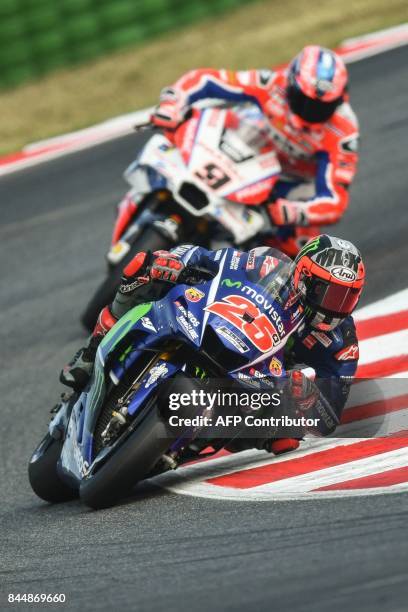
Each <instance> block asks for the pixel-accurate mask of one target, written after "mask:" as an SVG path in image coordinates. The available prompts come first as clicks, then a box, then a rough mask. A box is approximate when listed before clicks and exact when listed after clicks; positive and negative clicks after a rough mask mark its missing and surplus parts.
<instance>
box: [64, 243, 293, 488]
mask: <svg viewBox="0 0 408 612" xmlns="http://www.w3.org/2000/svg"><path fill="white" fill-rule="evenodd" d="M192 251H193V250H192V249H190V250H189V252H188V253H186V254H185V256H184V255H182V258H183V257H184V260H185V263H190V265H191V264H194V252H193V253H192ZM207 253H208V256H209V258H212V263H213V264H215V262H216V267H217V268H219V271H218V274H217V275H216V276H215V278H214V279H213V280H212V281H207V282H203V283H201V284H199V285H195V286H194V287H193V288H192V287H191V286H189V285H175V286H174V287H173V288H172V289H171V290H170V291H169V292H168V293H167V295H166V297H165V298H163V299H162V300H160V301H157V302H154V303H151V304H143V305H141V306H137V307H135V308H134V309H132V310H131V311H129V312H128V313H127V314H126V315H125V316H124V317H122V318H121V319H120V320H119V321H118V323H117V324H116V325H115V326H114V327H113V328H112V329H111V331H110V332H109V333H108V334H107V335H106V336H105V338H104V340H103V341H102V343H101V344H100V347H99V349H98V353H97V358H96V362H95V368H94V373H93V376H92V380H91V382H90V384H89V387H88V388H87V390H86V391H84V392H83V393H82V394H81V396H80V397H79V399H78V401H77V402H76V404H75V406H74V408H73V410H72V414H71V419H70V423H69V427H68V431H67V435H66V441H65V444H64V448H63V452H62V455H61V464H60V470H61V473H62V474H64V475H65V476H66V477H69V478H70V479H71V481H72V479H74V480H75V479H76V480H77V481H78V482H79V481H80V480H81V479H82V477H83V476H84V475H85V474H86V472H87V470H88V469H89V466H90V465H91V464H92V461H93V460H94V459H95V458H94V456H93V430H94V427H95V423H96V420H97V417H98V415H99V411H100V409H101V407H102V405H103V403H104V398H105V392H106V388H107V386H108V384H110V381H113V382H114V384H118V383H119V381H120V380H121V378H122V377H123V376H124V374H125V373H126V372H128V371H129V370H130V368H131V367H132V365H133V364H134V363H135V362H136V361H137V359H139V357H140V356H141V355H142V354H143V353H145V351H146V350H148V349H150V350H153V351H156V352H157V351H158V350H159V349H160V347H162V346H163V345H164V343H165V341H167V340H169V339H173V340H179V341H182V342H184V343H185V344H186V345H187V346H189V347H190V348H191V349H193V350H195V351H197V352H200V350H202V349H203V341H204V339H205V337H206V331H207V330H208V329H209V328H212V330H213V332H214V336H215V337H216V338H218V340H219V341H220V342H221V343H222V345H224V346H225V348H226V349H228V350H229V351H230V352H231V355H232V354H234V353H235V354H237V355H239V356H240V357H241V358H243V359H241V361H244V365H243V366H240V367H238V368H237V367H236V368H235V369H231V370H230V371H229V372H226V373H225V375H226V376H230V377H231V378H234V379H236V380H239V381H240V382H241V383H242V384H244V385H245V384H246V383H248V384H251V379H253V378H254V377H255V378H257V380H258V381H259V384H260V385H261V386H262V385H263V384H264V381H263V378H264V377H265V376H268V377H269V380H270V374H271V373H272V374H273V376H275V377H276V380H277V383H278V382H279V381H278V379H279V378H280V377H281V376H283V374H284V368H283V347H284V344H285V342H286V340H287V338H288V337H289V336H290V335H291V333H293V331H294V330H295V329H296V328H297V327H298V326H299V324H300V323H301V320H302V317H301V316H299V312H298V310H299V309H298V308H297V304H295V305H294V306H293V307H290V308H289V307H286V308H283V306H282V305H281V304H280V303H279V302H278V301H276V300H273V299H272V298H271V296H270V294H269V292H268V291H269V289H267V288H265V287H262V286H260V285H259V284H258V283H257V282H255V280H256V278H255V277H254V273H253V272H251V273H249V271H248V269H247V266H248V267H249V260H248V254H246V253H238V252H237V251H236V250H234V249H222V250H221V251H218V252H215V253H212V252H207ZM209 265H211V261H209ZM251 270H252V268H251ZM271 276H272V277H273V273H272V275H271ZM226 298H228V300H231V299H233V300H235V301H237V300H238V302H241V301H242V300H246V301H247V302H248V301H249V302H251V304H252V307H255V308H256V309H257V311H258V312H259V314H260V315H261V314H262V313H264V312H265V313H267V314H268V320H270V321H272V322H273V326H274V327H273V328H272V329H274V331H275V334H273V336H272V337H271V338H269V337H268V338H267V341H268V342H269V343H270V345H268V346H266V344H265V346H264V347H263V349H262V350H260V348H259V346H257V343H259V338H261V339H263V341H265V334H264V333H263V332H262V330H260V331H259V332H257V333H256V334H255V336H254V337H253V338H252V339H251V337H252V336H251V335H250V334H249V335H248V333H246V332H245V330H244V331H243V329H239V327H237V325H236V324H235V325H234V322H233V321H232V322H231V321H230V320H227V318H225V317H224V316H220V315H219V314H217V313H216V312H214V304H218V305H219V304H221V305H222V306H224V305H225V303H226ZM227 303H229V302H227ZM220 330H221V331H220ZM257 330H258V328H256V329H255V331H257ZM214 336H213V337H214ZM213 341H215V340H213ZM254 342H255V343H254ZM264 349H265V350H264ZM266 349H268V350H266ZM152 355H153V352H152ZM272 363H273V368H272V369H271V367H272V365H271V364H272ZM185 367H186V363H183V361H180V362H176V363H173V362H169V361H165V360H162V359H160V360H159V361H157V362H156V363H155V365H154V366H153V367H152V368H150V369H149V370H148V372H147V374H146V375H145V376H144V378H143V379H142V380H141V382H140V385H139V387H138V389H137V390H136V391H135V392H134V394H133V396H132V398H131V401H130V405H129V407H128V411H129V414H131V415H135V414H136V413H137V411H138V410H139V409H140V407H141V406H143V405H144V404H145V402H146V400H147V398H149V397H150V396H152V395H153V394H154V393H155V392H156V389H157V386H158V385H159V384H160V383H161V382H162V381H164V380H165V379H167V378H171V377H173V376H174V375H175V374H176V372H178V371H181V370H183V369H185ZM270 385H271V383H270V382H269V383H268V384H267V383H266V382H265V388H270Z"/></svg>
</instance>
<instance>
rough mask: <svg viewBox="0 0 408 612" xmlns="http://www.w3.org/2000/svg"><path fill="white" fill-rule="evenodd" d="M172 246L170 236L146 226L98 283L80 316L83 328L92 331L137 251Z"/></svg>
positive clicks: (111, 300)
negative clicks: (123, 255)
mask: <svg viewBox="0 0 408 612" xmlns="http://www.w3.org/2000/svg"><path fill="white" fill-rule="evenodd" d="M172 246H173V242H172V241H171V240H170V238H168V237H166V236H164V235H162V234H161V233H160V232H158V231H157V229H155V228H154V227H149V228H147V229H146V230H145V231H144V232H143V233H142V235H141V236H139V237H138V239H137V240H136V241H135V242H134V244H133V245H132V248H131V249H130V251H129V253H127V254H126V256H125V257H124V258H123V259H122V261H120V262H119V263H118V264H116V265H115V266H113V267H112V268H111V269H110V270H109V275H108V277H107V278H105V280H104V281H103V282H102V283H101V284H100V285H99V287H98V289H97V290H96V293H95V295H94V296H93V298H92V299H91V301H90V302H89V304H88V306H87V307H86V308H85V310H84V312H83V313H82V316H81V322H82V324H83V326H84V327H85V329H86V330H87V331H89V332H92V331H93V329H94V327H95V324H96V320H97V318H98V316H99V313H100V312H101V310H102V308H104V307H105V306H107V305H108V304H111V303H112V302H113V299H114V297H115V294H116V291H117V289H118V287H119V285H120V279H121V277H122V272H123V268H124V267H125V266H126V265H127V264H128V263H129V262H130V261H131V260H132V259H133V257H134V256H135V255H136V254H137V253H139V252H140V251H148V250H150V251H152V252H154V251H159V250H161V249H164V250H167V249H169V248H171V247H172Z"/></svg>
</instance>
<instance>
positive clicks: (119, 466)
mask: <svg viewBox="0 0 408 612" xmlns="http://www.w3.org/2000/svg"><path fill="white" fill-rule="evenodd" d="M170 444H171V439H169V436H168V430H167V428H166V425H165V423H164V421H163V420H162V419H161V418H160V416H159V411H158V408H157V406H154V407H153V408H152V409H151V410H150V412H149V413H148V414H147V415H146V417H145V418H144V420H143V421H142V422H141V424H140V425H139V426H138V427H137V429H136V430H135V431H133V432H132V434H131V435H130V436H129V437H128V439H127V440H126V441H125V442H124V443H123V444H122V446H120V447H119V449H118V450H117V451H116V452H115V453H113V455H112V457H110V458H109V460H108V461H107V462H106V463H105V464H104V465H103V466H102V467H101V468H100V469H99V470H98V471H97V472H96V473H95V474H90V475H88V476H86V477H85V478H84V479H83V480H82V482H81V485H80V490H79V494H80V497H81V500H82V501H83V502H84V503H85V504H86V505H87V506H90V507H91V508H94V509H95V510H98V509H101V508H108V507H109V506H112V505H113V504H114V503H115V502H116V501H117V500H118V499H119V498H120V497H121V496H123V495H125V494H126V493H129V492H130V490H131V488H132V487H133V486H134V485H135V484H136V483H137V482H139V481H140V480H143V478H145V477H146V476H147V475H148V474H149V473H150V472H151V470H152V468H153V467H154V466H155V465H156V463H157V462H158V460H159V459H160V457H162V455H163V454H164V453H165V452H166V451H167V450H168V448H169V446H170Z"/></svg>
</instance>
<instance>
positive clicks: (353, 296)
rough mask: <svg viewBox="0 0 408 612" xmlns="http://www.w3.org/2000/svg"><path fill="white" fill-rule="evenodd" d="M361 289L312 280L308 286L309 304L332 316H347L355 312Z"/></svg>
mask: <svg viewBox="0 0 408 612" xmlns="http://www.w3.org/2000/svg"><path fill="white" fill-rule="evenodd" d="M359 296H360V289H355V288H352V287H346V286H343V285H336V284H334V283H326V282H325V281H322V280H312V281H311V282H310V283H309V286H308V292H307V297H308V302H309V303H310V305H312V306H313V307H315V308H317V309H319V310H321V311H326V312H328V313H330V314H334V315H340V316H345V315H349V314H351V313H352V312H353V310H354V308H355V307H356V304H357V302H358V298H359Z"/></svg>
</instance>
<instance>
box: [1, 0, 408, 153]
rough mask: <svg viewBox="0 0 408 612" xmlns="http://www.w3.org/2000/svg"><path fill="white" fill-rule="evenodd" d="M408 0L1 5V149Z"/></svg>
mask: <svg viewBox="0 0 408 612" xmlns="http://www.w3.org/2000/svg"><path fill="white" fill-rule="evenodd" d="M407 19H408V3H407V2H406V0H388V1H387V2H383V0H348V1H347V2H345V1H344V0H284V1H283V0H258V1H257V0H0V153H5V152H10V151H13V150H17V149H19V148H21V147H22V146H23V145H24V144H27V143H28V142H30V141H33V140H36V139H37V140H38V139H41V138H44V137H48V136H52V135H55V134H61V133H64V132H68V131H70V130H73V129H77V128H81V127H85V126H88V125H91V124H92V123H95V122H98V121H101V120H103V119H106V118H109V117H112V116H115V115H118V114H120V113H125V112H129V111H133V110H136V109H138V108H142V107H143V106H146V105H149V104H152V103H154V102H155V101H156V100H157V97H158V94H159V91H160V89H161V87H162V86H164V85H166V84H169V83H171V82H172V81H174V80H175V79H176V78H177V77H178V76H180V75H181V74H182V73H183V72H184V71H186V70H188V69H190V68H193V67H198V66H216V67H226V68H232V69H237V68H242V69H245V68H249V67H269V66H273V65H274V64H276V63H279V62H282V61H285V60H287V59H289V58H290V57H291V56H292V55H293V54H294V53H296V51H297V50H298V49H299V48H300V47H302V45H303V44H305V43H320V44H323V45H326V46H332V47H333V46H336V45H337V44H339V43H340V42H341V41H342V40H344V39H345V38H347V37H351V36H356V35H358V34H362V33H365V32H370V31H373V30H375V29H379V28H383V27H388V26H391V25H396V24H398V23H401V22H403V21H406V20H407Z"/></svg>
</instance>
